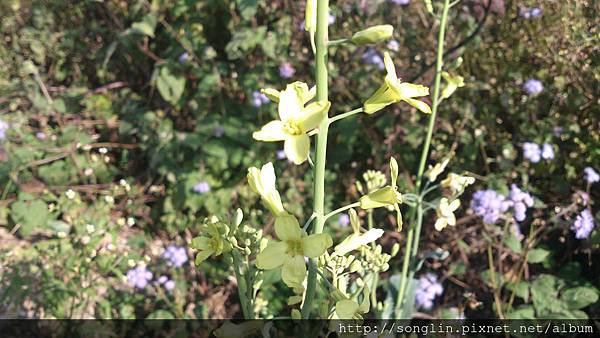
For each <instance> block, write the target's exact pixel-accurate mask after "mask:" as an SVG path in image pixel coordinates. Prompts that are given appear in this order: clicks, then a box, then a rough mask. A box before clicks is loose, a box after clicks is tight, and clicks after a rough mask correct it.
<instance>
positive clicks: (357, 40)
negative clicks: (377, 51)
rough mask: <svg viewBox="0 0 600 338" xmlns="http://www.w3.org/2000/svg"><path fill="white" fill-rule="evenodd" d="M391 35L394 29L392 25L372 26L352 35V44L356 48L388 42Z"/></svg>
mask: <svg viewBox="0 0 600 338" xmlns="http://www.w3.org/2000/svg"><path fill="white" fill-rule="evenodd" d="M393 34H394V27H393V26H392V25H378V26H373V27H369V28H367V29H364V30H362V31H360V32H356V33H354V35H353V36H352V43H354V44H355V45H358V46H363V45H368V44H373V43H379V42H383V41H385V40H389V39H390V38H391V37H392V35H393Z"/></svg>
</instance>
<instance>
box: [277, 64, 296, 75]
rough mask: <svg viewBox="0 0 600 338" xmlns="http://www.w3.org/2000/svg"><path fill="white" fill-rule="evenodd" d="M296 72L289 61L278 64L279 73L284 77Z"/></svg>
mask: <svg viewBox="0 0 600 338" xmlns="http://www.w3.org/2000/svg"><path fill="white" fill-rule="evenodd" d="M295 73H296V70H295V69H294V67H293V66H292V64H291V63H289V62H284V63H282V64H281V65H280V66H279V75H281V77H282V78H284V79H289V78H291V77H292V76H294V74H295Z"/></svg>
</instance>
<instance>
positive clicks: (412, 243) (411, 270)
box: [396, 0, 451, 309]
mask: <svg viewBox="0 0 600 338" xmlns="http://www.w3.org/2000/svg"><path fill="white" fill-rule="evenodd" d="M450 7H451V6H450V1H449V0H444V7H443V9H442V16H441V18H440V30H439V33H438V43H437V51H436V52H437V55H436V56H437V57H436V64H435V78H434V84H433V97H432V102H431V115H430V116H429V124H428V126H427V135H426V137H425V143H424V144H423V149H422V152H421V159H420V162H419V169H418V171H417V179H416V184H415V190H416V192H415V194H416V195H420V190H421V182H422V180H423V174H424V173H425V164H426V163H427V159H428V155H429V148H430V146H431V138H432V136H433V128H434V126H435V118H436V115H437V111H438V106H439V103H440V87H441V77H442V68H443V64H444V58H443V57H444V39H445V36H446V25H447V22H448V10H449V9H450ZM416 209H417V217H416V218H417V219H416V221H417V222H416V225H415V226H411V227H410V228H409V230H408V234H407V242H406V251H405V253H404V261H403V265H402V279H401V285H400V290H399V292H398V298H397V301H396V308H397V309H401V308H402V305H403V302H404V296H405V293H406V286H407V285H408V281H409V280H412V278H413V277H414V275H415V272H416V271H415V265H416V264H415V259H416V256H417V253H418V249H419V240H420V236H421V227H422V225H423V204H422V200H421V198H419V199H418V200H417V206H416ZM414 216H415V213H414V212H411V217H410V218H411V224H413V223H414V222H413V221H414Z"/></svg>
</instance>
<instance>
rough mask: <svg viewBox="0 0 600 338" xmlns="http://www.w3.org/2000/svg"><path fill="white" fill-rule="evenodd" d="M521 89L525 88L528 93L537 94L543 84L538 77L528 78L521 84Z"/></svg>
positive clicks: (542, 87)
mask: <svg viewBox="0 0 600 338" xmlns="http://www.w3.org/2000/svg"><path fill="white" fill-rule="evenodd" d="M523 89H525V91H526V92H527V94H528V95H537V94H539V93H541V92H542V91H544V85H543V84H542V81H540V80H538V79H529V80H527V81H525V83H524V84H523Z"/></svg>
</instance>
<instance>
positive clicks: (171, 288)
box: [164, 280, 175, 291]
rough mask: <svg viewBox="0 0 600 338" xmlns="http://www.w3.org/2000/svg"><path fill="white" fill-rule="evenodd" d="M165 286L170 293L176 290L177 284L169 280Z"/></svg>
mask: <svg viewBox="0 0 600 338" xmlns="http://www.w3.org/2000/svg"><path fill="white" fill-rule="evenodd" d="M164 286H165V289H167V290H168V291H171V290H173V289H174V288H175V282H174V281H172V280H168V281H166V282H165V284H164Z"/></svg>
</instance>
